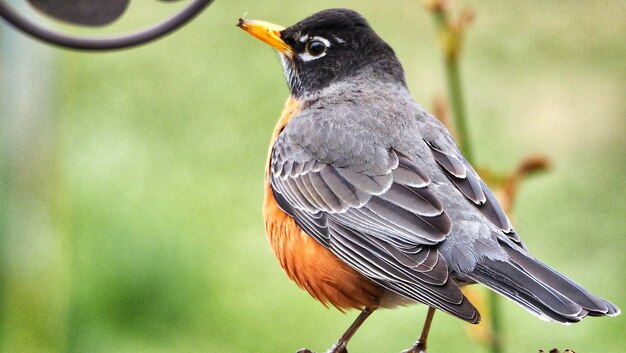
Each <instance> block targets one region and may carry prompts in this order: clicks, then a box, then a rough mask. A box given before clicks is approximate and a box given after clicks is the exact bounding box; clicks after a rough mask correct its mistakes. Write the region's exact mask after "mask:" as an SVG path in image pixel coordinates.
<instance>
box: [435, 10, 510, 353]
mask: <svg viewBox="0 0 626 353" xmlns="http://www.w3.org/2000/svg"><path fill="white" fill-rule="evenodd" d="M431 12H432V13H433V15H434V18H435V23H436V25H437V30H438V32H439V36H440V41H441V47H442V50H443V53H444V61H445V71H446V79H447V86H448V97H449V101H450V109H451V111H452V121H453V124H454V129H455V130H456V132H457V134H458V135H457V136H458V139H459V140H460V141H458V145H459V148H460V150H461V153H463V155H464V156H465V158H466V159H467V161H468V162H470V164H473V162H474V155H473V153H472V147H471V146H472V144H471V138H470V133H469V129H468V127H467V116H466V114H465V104H464V101H463V89H462V86H461V75H460V70H459V55H460V52H461V41H462V39H463V38H462V33H461V31H462V29H459V28H456V29H453V28H452V26H451V24H450V21H449V18H448V12H447V9H446V6H441V7H434V8H432V11H431ZM499 300H500V298H499V297H498V296H497V295H496V293H495V292H492V291H489V294H488V296H487V305H488V307H489V312H490V319H491V320H490V322H491V326H490V331H491V339H490V342H489V348H490V351H491V352H492V353H502V352H503V351H504V350H503V347H502V340H501V333H500V330H501V327H502V326H501V315H500V305H499Z"/></svg>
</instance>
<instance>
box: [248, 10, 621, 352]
mask: <svg viewBox="0 0 626 353" xmlns="http://www.w3.org/2000/svg"><path fill="white" fill-rule="evenodd" d="M237 26H238V27H240V28H241V29H243V30H244V31H246V32H248V33H249V34H251V35H252V36H254V37H256V38H258V39H260V40H262V41H264V42H265V43H267V44H269V45H270V46H271V47H273V48H274V49H276V50H277V52H278V54H279V57H280V61H281V63H282V67H283V71H284V75H285V78H286V82H287V85H288V87H289V91H290V96H289V98H288V99H287V102H286V103H285V106H284V108H283V111H282V113H281V115H280V118H279V119H278V122H277V123H276V126H275V128H274V131H273V134H272V136H271V140H270V141H271V142H270V148H269V153H268V159H267V163H266V170H265V197H264V201H263V218H264V222H265V231H266V236H267V238H268V242H269V244H270V247H271V248H272V250H273V252H274V253H275V255H276V257H277V259H278V262H279V263H280V265H281V267H282V268H283V270H284V271H285V273H286V274H287V276H288V277H289V278H290V279H291V280H293V281H294V282H295V283H296V284H297V285H298V286H299V287H301V288H302V289H304V290H305V291H307V292H308V293H309V294H310V295H311V296H312V297H313V298H315V299H317V300H318V301H320V302H321V303H323V304H324V305H326V306H334V307H336V308H337V309H339V310H341V311H345V310H349V309H356V310H359V311H360V314H359V315H358V316H357V318H356V320H355V321H354V323H353V324H352V325H351V326H350V327H349V328H348V330H347V331H346V332H345V333H344V334H343V335H342V336H341V337H340V338H339V340H338V341H337V342H336V343H335V344H334V345H333V346H332V347H331V348H330V349H329V350H328V353H346V352H347V344H348V342H349V340H350V339H351V338H352V336H353V335H354V333H355V332H356V331H357V330H358V328H359V327H360V326H361V324H362V323H363V322H364V321H365V320H366V319H367V317H368V316H370V315H371V314H372V313H373V312H374V311H375V310H377V309H379V308H394V307H396V306H399V305H406V304H410V303H422V304H425V305H426V306H428V308H429V309H428V314H427V318H426V320H425V323H424V327H423V329H422V331H421V335H420V337H419V339H418V340H417V341H416V342H415V344H414V345H413V346H412V347H411V348H410V349H408V350H406V351H405V352H407V353H418V352H426V348H427V337H428V333H429V330H430V324H431V321H432V317H433V314H434V313H435V310H439V311H443V312H445V313H447V314H450V315H452V316H455V317H457V318H459V319H461V320H464V321H466V322H469V323H472V324H477V323H478V322H479V321H480V313H479V312H478V310H477V309H476V307H475V306H474V305H473V304H472V303H471V302H470V301H469V299H468V298H467V297H466V296H465V295H464V294H463V293H462V291H461V289H460V288H461V287H463V286H465V285H469V284H475V283H480V284H482V285H484V286H486V287H487V288H489V289H491V290H493V291H495V292H497V293H499V294H500V295H502V296H504V297H506V298H508V299H511V300H513V301H514V302H515V303H517V304H519V305H520V306H522V307H523V308H524V309H526V310H528V311H529V312H530V313H532V314H534V315H536V316H538V317H539V318H541V319H544V320H548V321H555V322H559V323H564V324H569V323H575V322H578V321H580V320H582V319H583V318H585V317H587V316H616V315H618V314H619V313H620V310H619V308H618V307H617V306H615V305H613V304H612V303H610V302H609V301H607V300H605V299H602V298H600V297H598V296H596V295H594V294H592V293H591V292H589V291H588V290H586V289H584V288H583V287H582V286H580V285H579V284H577V283H575V282H574V281H572V280H571V279H568V278H567V277H565V276H564V275H562V274H560V273H558V272H557V271H555V270H553V269H552V268H550V267H548V266H547V265H546V264H544V263H542V262H541V261H539V260H537V259H536V258H534V257H533V256H532V255H531V254H530V253H529V251H528V247H527V246H526V244H525V243H524V242H523V241H522V239H521V238H520V236H519V235H518V234H517V232H516V231H515V229H514V228H513V226H512V225H511V222H510V220H509V218H508V217H507V215H506V214H505V212H504V211H503V209H502V207H501V206H500V205H499V204H498V201H497V200H496V198H495V197H494V195H493V193H492V192H491V191H490V190H489V188H488V187H487V185H486V184H485V182H484V181H483V180H482V179H481V178H480V176H479V175H478V173H477V172H476V170H475V169H474V168H473V167H472V165H471V164H470V163H469V162H468V161H467V159H466V158H465V157H464V156H463V155H462V154H461V152H460V151H459V148H458V147H457V145H456V143H455V141H454V139H453V137H452V136H451V134H450V132H449V131H448V130H447V129H446V127H445V126H444V125H443V124H442V123H441V122H440V121H439V120H438V119H437V118H436V117H434V116H433V115H431V114H430V113H428V112H427V111H426V110H425V109H424V108H423V107H422V106H421V105H420V104H418V103H417V102H416V101H415V100H414V99H413V98H412V96H411V94H410V93H409V90H408V88H407V84H406V79H405V74H404V70H403V68H402V65H401V63H400V62H399V60H398V58H397V57H396V55H395V53H394V51H393V49H392V48H391V47H390V46H389V45H388V44H387V43H386V42H385V41H384V40H383V39H382V38H381V37H380V36H378V34H376V32H374V30H373V29H372V27H371V26H370V24H369V23H368V22H367V20H365V19H364V18H363V17H362V16H361V15H360V14H358V13H357V12H355V11H353V10H349V9H328V10H323V11H320V12H317V13H315V14H313V15H311V16H309V17H307V18H305V19H303V20H301V21H299V22H297V23H296V24H294V25H292V26H290V27H287V28H285V27H282V26H279V25H276V24H273V23H270V22H265V21H259V20H244V19H239V22H238V23H237Z"/></svg>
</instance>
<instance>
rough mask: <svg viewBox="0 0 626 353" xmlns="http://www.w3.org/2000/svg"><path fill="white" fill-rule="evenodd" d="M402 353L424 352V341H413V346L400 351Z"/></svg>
mask: <svg viewBox="0 0 626 353" xmlns="http://www.w3.org/2000/svg"><path fill="white" fill-rule="evenodd" d="M402 353H426V342H422V340H418V341H417V342H415V344H414V345H413V347H411V348H409V349H407V350H406V351H402Z"/></svg>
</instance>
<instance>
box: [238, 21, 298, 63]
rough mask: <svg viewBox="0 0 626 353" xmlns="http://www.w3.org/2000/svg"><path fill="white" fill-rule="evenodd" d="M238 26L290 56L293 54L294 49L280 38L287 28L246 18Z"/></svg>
mask: <svg viewBox="0 0 626 353" xmlns="http://www.w3.org/2000/svg"><path fill="white" fill-rule="evenodd" d="M237 27H239V28H241V29H243V30H244V31H246V32H248V33H250V34H251V35H253V36H255V37H257V38H258V39H260V40H262V41H264V42H265V43H267V44H269V45H271V46H272V47H274V48H276V49H277V50H278V51H279V52H281V53H282V54H284V55H286V56H288V57H290V58H291V57H292V56H293V49H292V48H291V47H290V46H289V45H288V44H287V43H285V41H284V40H282V39H281V38H280V31H282V30H283V29H285V27H283V26H279V25H275V24H273V23H269V22H265V21H256V20H244V19H241V18H240V19H239V23H237Z"/></svg>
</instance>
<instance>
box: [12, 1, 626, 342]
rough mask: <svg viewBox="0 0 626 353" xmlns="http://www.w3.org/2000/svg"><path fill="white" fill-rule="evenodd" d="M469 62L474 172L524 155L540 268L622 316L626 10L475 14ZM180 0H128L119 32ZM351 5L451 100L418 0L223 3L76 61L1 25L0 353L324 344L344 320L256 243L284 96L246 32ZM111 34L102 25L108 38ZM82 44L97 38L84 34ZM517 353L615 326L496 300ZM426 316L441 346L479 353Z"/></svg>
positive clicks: (403, 338)
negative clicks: (531, 169) (539, 159)
mask: <svg viewBox="0 0 626 353" xmlns="http://www.w3.org/2000/svg"><path fill="white" fill-rule="evenodd" d="M461 4H465V5H470V6H471V7H473V8H474V9H475V11H476V13H477V18H476V21H475V23H474V25H473V26H472V28H471V29H470V32H469V33H468V35H467V38H466V39H467V42H466V47H465V52H464V57H463V59H462V60H463V62H462V73H463V81H464V82H463V84H464V87H465V93H466V101H467V105H468V113H469V117H470V128H471V134H472V137H473V142H474V150H475V153H476V155H477V160H478V164H480V165H482V166H488V167H490V168H493V169H495V170H497V171H506V170H508V169H511V168H513V167H514V166H516V164H517V162H518V161H519V160H520V159H521V158H522V157H524V156H526V155H528V154H532V153H540V154H546V155H548V156H549V157H550V158H551V160H552V162H553V168H552V169H551V170H550V172H549V173H546V174H543V175H540V176H537V177H534V178H531V180H529V181H528V182H527V183H525V184H524V185H523V187H522V189H521V190H520V194H519V197H518V202H517V204H516V208H515V213H514V216H513V218H514V224H515V225H516V227H517V229H518V232H519V233H520V234H521V235H522V237H523V238H524V239H525V241H526V243H527V244H528V246H529V247H530V249H531V251H533V253H534V254H535V255H536V256H537V257H538V258H540V259H543V260H544V261H545V262H547V263H548V264H550V265H552V266H553V267H555V268H556V269H558V270H560V271H561V272H563V273H565V274H567V275H568V276H570V277H572V278H574V279H575V280H577V281H578V282H580V283H581V284H583V285H584V286H585V287H587V288H588V289H590V290H591V291H593V292H594V293H597V294H599V295H601V296H604V297H606V298H608V299H610V300H612V301H613V302H614V303H615V304H617V305H618V306H620V307H621V308H622V309H624V308H626V285H625V283H626V281H625V272H624V268H626V256H625V253H626V247H625V236H626V231H625V229H626V228H625V224H624V217H625V215H626V197H625V196H626V193H625V191H626V138H625V131H626V130H625V128H626V119H625V118H626V49H625V46H624V43H626V21H624V18H626V3H625V2H623V1H620V0H616V1H551V2H546V1H538V0H533V1H498V2H495V1H486V0H485V1H478V0H477V1H469V0H466V1H464V2H462V3H461ZM182 5H184V4H173V5H172V4H159V3H157V2H155V1H146V0H143V1H141V0H140V1H134V2H133V3H132V5H131V7H130V8H129V10H128V12H127V14H126V15H125V17H124V18H123V19H122V20H121V21H120V22H119V23H116V24H115V25H114V26H113V27H112V29H111V30H110V31H113V32H115V31H123V30H126V29H129V28H134V26H137V25H145V24H148V23H152V22H153V21H155V20H158V19H160V18H163V17H164V16H166V15H167V14H168V13H171V12H172V11H173V10H174V9H178V8H180V6H182ZM338 6H343V7H350V8H352V9H355V10H358V11H359V12H360V13H362V14H363V15H364V16H365V17H366V18H367V19H369V21H370V23H371V24H372V26H373V27H374V28H375V29H376V30H377V31H378V33H379V34H380V35H381V36H382V37H383V38H384V39H386V40H387V41H388V42H389V43H390V44H391V46H392V47H393V48H394V49H395V50H396V52H397V54H398V56H399V58H400V60H401V61H402V62H403V64H404V66H405V69H406V73H407V79H408V82H409V86H410V88H411V90H412V93H413V95H414V97H415V98H416V99H417V100H418V101H420V102H422V103H423V104H424V105H425V106H427V107H431V106H432V104H431V102H432V98H433V97H434V95H436V94H443V93H445V83H444V82H445V80H444V75H443V67H442V62H441V55H440V52H439V49H438V47H437V41H436V32H435V30H434V25H433V21H432V18H431V17H430V14H429V13H427V12H426V10H425V9H424V7H423V6H422V3H421V2H420V1H416V0H411V1H408V0H407V1H394V2H393V3H387V2H383V1H328V0H324V1H316V2H294V1H271V2H270V1H243V0H229V1H225V0H222V1H220V0H217V1H216V2H215V3H214V4H213V5H211V6H210V7H209V8H208V10H207V11H206V12H204V13H203V14H202V15H201V16H200V17H199V18H197V19H196V20H195V21H193V22H192V23H191V24H190V25H188V26H186V27H184V28H183V29H182V30H180V31H178V32H176V33H175V34H173V35H171V36H169V37H166V38H164V39H161V40H160V41H158V42H155V43H152V44H150V45H147V46H145V47H141V48H136V49H132V50H126V51H120V52H112V53H100V54H94V53H77V52H71V51H65V50H60V49H56V48H51V47H48V46H45V45H43V44H40V43H38V42H35V41H33V40H31V39H29V38H27V37H25V36H23V35H21V34H18V33H17V32H16V31H15V30H14V29H12V28H9V27H8V26H7V25H6V24H5V23H0V114H1V115H0V118H1V119H0V124H1V125H0V133H1V135H0V158H1V159H0V162H1V164H0V177H1V184H0V185H1V189H0V200H1V201H2V202H1V203H0V254H1V255H0V350H1V351H3V352H129V353H130V352H212V353H220V352H255V353H259V352H271V353H277V352H294V351H295V350H296V349H298V348H300V347H304V346H306V347H309V348H311V349H313V350H316V351H319V352H323V351H325V350H326V349H327V348H328V347H330V345H332V344H333V343H334V341H335V340H336V339H337V338H338V337H339V335H340V334H341V333H342V332H343V330H344V329H345V328H346V327H347V326H348V324H349V323H350V322H351V321H352V320H353V319H354V317H355V315H356V313H355V312H350V313H348V314H341V313H339V312H337V311H335V310H328V309H325V308H324V307H323V306H321V305H319V304H318V303H317V302H315V301H314V300H313V299H311V298H310V297H309V295H308V294H306V293H305V292H302V291H301V290H299V289H298V288H297V287H296V286H295V285H294V284H293V283H291V282H290V281H289V280H288V279H287V278H286V276H285V275H284V274H283V273H282V271H281V270H280V268H279V266H278V264H277V262H276V260H275V258H274V255H273V254H272V253H271V251H270V249H269V246H268V245H267V243H266V240H265V237H264V230H263V224H262V219H261V211H260V210H261V201H262V192H263V169H264V164H265V158H266V152H267V148H268V146H267V144H268V139H269V136H270V134H271V131H272V128H273V125H274V122H275V120H276V119H277V118H278V115H279V112H280V109H281V107H282V104H283V102H284V100H285V98H286V96H287V94H288V91H287V88H286V85H285V83H284V79H283V77H282V72H281V68H280V64H279V62H278V58H277V55H276V54H275V53H273V52H272V50H271V49H270V48H269V47H268V46H266V45H265V44H263V43H261V42H259V41H258V40H255V39H254V38H252V37H250V36H249V35H247V34H246V33H244V32H242V31H241V30H239V29H237V28H236V27H235V23H236V21H237V19H238V18H239V17H241V16H243V15H244V14H247V15H246V17H247V18H258V19H265V20H269V21H272V22H275V23H279V24H284V25H289V24H293V23H294V22H296V21H298V20H300V19H302V18H304V17H305V16H307V15H310V14H312V13H313V12H315V11H317V10H320V9H324V8H329V7H338ZM105 32H106V31H105ZM81 33H101V32H99V31H86V32H81ZM502 305H503V309H504V325H505V331H506V338H505V339H506V341H505V344H506V346H507V347H508V352H537V351H538V350H539V349H545V350H549V349H550V348H553V347H558V348H560V349H565V348H572V349H574V350H575V351H577V352H619V351H623V350H624V344H625V343H626V341H624V332H626V319H624V316H620V317H618V318H610V319H609V318H604V319H597V318H591V319H588V320H585V321H584V322H582V323H579V324H577V325H573V326H570V327H565V326H562V325H558V324H555V323H547V322H543V321H540V320H538V319H536V318H535V317H534V316H532V315H530V314H528V313H527V312H526V311H524V310H523V309H521V308H519V307H518V306H517V305H515V304H512V303H510V302H508V301H506V302H503V304H502ZM425 313H426V310H425V308H424V307H423V306H412V307H407V308H400V309H397V310H393V311H390V310H387V311H381V312H378V313H376V314H375V315H373V316H372V317H371V318H370V319H369V320H368V322H366V324H365V325H364V327H363V328H362V329H361V330H360V331H359V332H358V333H357V335H356V336H355V338H354V340H353V341H352V342H351V344H350V351H351V352H357V353H358V352H400V351H401V350H402V349H405V348H407V347H409V346H410V345H411V344H412V342H414V341H415V339H416V338H417V336H418V334H419V331H420V329H421V325H422V322H423V318H424V316H425ZM466 326H467V325H466V324H465V323H463V322H461V321H459V320H456V319H453V318H452V317H449V316H447V315H444V314H438V315H436V316H435V320H434V327H433V329H432V331H431V339H430V341H429V343H430V346H429V348H430V350H431V351H432V352H452V351H464V352H465V351H472V352H483V351H486V350H485V348H484V347H482V346H481V344H480V343H478V342H476V341H475V340H472V339H471V338H468V336H467V335H466V333H465V328H466Z"/></svg>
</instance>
